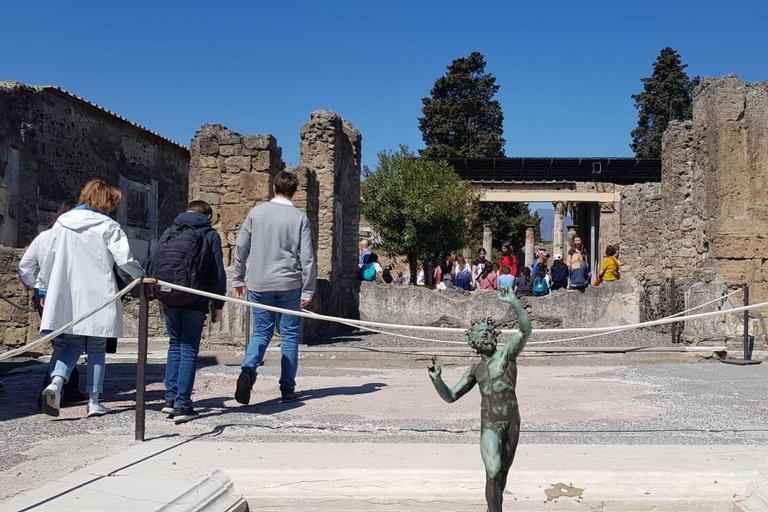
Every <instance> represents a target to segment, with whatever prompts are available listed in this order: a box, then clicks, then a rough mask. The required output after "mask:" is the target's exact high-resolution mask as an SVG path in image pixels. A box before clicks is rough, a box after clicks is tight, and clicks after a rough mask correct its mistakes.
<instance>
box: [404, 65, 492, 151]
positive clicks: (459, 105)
mask: <svg viewBox="0 0 768 512" xmlns="http://www.w3.org/2000/svg"><path fill="white" fill-rule="evenodd" d="M498 91H499V86H498V85H496V78H495V77H494V76H493V75H491V74H490V73H486V72H485V58H484V57H483V54H482V53H480V52H472V53H471V54H470V55H469V56H468V57H463V58H459V59H456V60H454V61H453V62H452V63H451V65H450V66H448V72H447V73H446V74H445V75H444V76H442V77H440V78H438V79H437V81H436V82H435V86H434V87H433V88H432V90H431V91H430V97H427V98H423V99H422V100H421V101H422V102H423V104H424V107H423V108H422V113H423V114H424V117H420V118H419V129H420V130H421V134H422V138H423V139H424V144H425V145H426V148H425V149H422V150H421V151H420V152H419V153H420V154H421V156H423V157H427V158H465V157H466V158H472V157H485V158H500V157H503V156H504V144H505V142H506V141H505V140H504V139H503V138H502V136H501V135H502V133H503V129H502V126H501V125H502V122H503V120H504V116H503V114H502V112H501V104H500V103H499V102H498V101H497V100H494V99H493V97H494V95H495V94H496V93H497V92H498Z"/></svg>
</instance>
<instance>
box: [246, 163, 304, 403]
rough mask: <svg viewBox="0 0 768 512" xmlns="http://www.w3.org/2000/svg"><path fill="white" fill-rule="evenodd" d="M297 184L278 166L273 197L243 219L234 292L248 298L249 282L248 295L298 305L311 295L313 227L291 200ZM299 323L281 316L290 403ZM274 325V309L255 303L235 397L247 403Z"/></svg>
mask: <svg viewBox="0 0 768 512" xmlns="http://www.w3.org/2000/svg"><path fill="white" fill-rule="evenodd" d="M298 186H299V180H298V178H296V176H294V175H293V174H291V173H290V172H286V171H281V172H279V173H278V174H277V176H275V179H274V184H273V186H272V189H273V192H274V198H272V200H271V201H269V202H268V203H264V204H260V205H258V206H256V207H254V208H253V209H252V210H251V211H250V213H249V214H248V217H246V219H245V221H244V222H243V226H242V228H240V234H239V235H238V237H237V245H236V247H235V269H234V274H233V277H232V286H233V287H234V290H233V291H234V295H235V297H237V298H243V297H244V296H245V292H246V287H247V291H248V301H250V302H256V303H258V304H264V305H267V306H275V307H278V308H283V309H290V310H293V311H300V310H301V308H305V307H307V306H308V305H309V303H310V301H311V300H312V296H313V295H314V293H315V279H316V277H317V269H316V266H315V254H314V249H313V248H312V230H311V228H310V225H309V219H308V218H307V216H306V215H305V214H304V213H303V212H302V211H301V210H299V209H298V208H296V207H295V206H293V202H292V201H291V199H292V198H293V195H294V194H295V193H296V189H297V188H298ZM246 262H247V264H248V265H247V269H248V273H247V276H246ZM300 325H301V324H300V318H299V317H298V316H294V315H288V314H283V315H281V316H280V336H281V344H280V352H281V359H280V361H281V374H280V393H281V396H282V401H283V402H285V403H289V402H293V401H295V400H296V371H297V369H298V364H299V328H300ZM274 331H275V314H274V313H273V312H271V311H267V310H264V309H258V308H254V309H253V334H252V336H251V340H250V342H249V344H248V350H247V351H246V354H245V358H244V359H243V363H242V365H241V367H240V368H241V370H242V371H241V372H240V376H239V377H238V379H237V387H236V389H235V400H237V401H238V402H239V403H241V404H243V405H248V402H250V399H251V389H252V388H253V384H254V383H255V382H256V375H257V369H258V367H259V365H260V364H261V363H262V361H263V360H264V354H265V352H266V350H267V346H268V345H269V342H270V341H271V339H272V335H273V334H274Z"/></svg>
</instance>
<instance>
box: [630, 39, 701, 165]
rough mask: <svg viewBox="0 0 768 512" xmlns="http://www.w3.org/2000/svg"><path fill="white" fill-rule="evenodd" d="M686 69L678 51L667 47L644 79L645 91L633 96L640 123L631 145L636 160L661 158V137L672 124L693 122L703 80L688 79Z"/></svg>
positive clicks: (633, 131) (633, 132) (638, 122)
mask: <svg viewBox="0 0 768 512" xmlns="http://www.w3.org/2000/svg"><path fill="white" fill-rule="evenodd" d="M687 67H688V64H683V63H682V60H681V58H680V54H679V53H677V51H675V50H673V49H672V48H670V47H666V48H664V49H663V50H661V53H659V56H658V57H657V58H656V62H654V63H653V74H652V75H651V76H650V77H646V78H643V79H642V82H643V92H641V93H639V94H633V95H632V99H633V100H635V108H637V110H638V120H637V128H635V129H634V130H632V144H630V146H631V147H632V150H633V151H634V152H635V156H636V157H638V158H659V157H661V136H662V134H663V133H664V130H666V129H667V125H669V122H670V121H675V120H678V121H686V120H688V119H691V114H692V112H691V109H692V106H693V90H694V89H695V88H696V86H697V85H699V82H700V80H699V77H698V76H697V77H695V78H694V79H693V80H691V79H689V78H688V74H687V73H686V72H685V68H687Z"/></svg>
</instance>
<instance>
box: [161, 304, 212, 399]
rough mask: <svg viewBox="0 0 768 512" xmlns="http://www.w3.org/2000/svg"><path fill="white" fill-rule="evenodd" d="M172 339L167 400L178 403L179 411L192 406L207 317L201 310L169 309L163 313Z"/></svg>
mask: <svg viewBox="0 0 768 512" xmlns="http://www.w3.org/2000/svg"><path fill="white" fill-rule="evenodd" d="M163 316H164V317H165V326H166V328H167V329H168V336H169V337H170V338H171V340H170V342H169V343H168V362H167V363H166V365H165V399H166V400H171V399H173V400H174V404H173V406H174V407H175V408H177V409H179V408H182V407H192V388H193V387H194V386H195V370H196V369H197V353H198V352H199V351H200V337H201V336H202V334H203V324H204V323H205V316H206V314H205V313H203V312H201V311H188V310H184V309H172V308H167V309H165V311H163Z"/></svg>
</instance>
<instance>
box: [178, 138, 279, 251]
mask: <svg viewBox="0 0 768 512" xmlns="http://www.w3.org/2000/svg"><path fill="white" fill-rule="evenodd" d="M189 149H190V162H189V197H190V198H192V199H200V200H203V201H207V202H208V203H210V204H211V205H212V206H213V208H214V216H215V217H214V225H213V227H214V228H216V229H217V230H218V231H219V234H220V235H221V242H222V248H223V250H224V265H225V266H231V265H233V264H234V260H233V254H232V251H233V248H234V246H235V243H236V241H237V235H238V233H239V232H240V227H241V225H242V223H243V220H245V217H246V216H247V215H248V212H249V211H250V210H251V209H252V208H253V207H254V206H256V205H258V204H261V203H264V202H266V201H269V199H270V195H271V190H272V180H273V179H274V177H275V175H276V174H277V173H278V172H280V171H282V170H283V169H284V168H285V164H284V163H283V161H282V159H281V154H282V150H281V148H280V147H279V146H278V145H277V141H276V140H275V138H274V137H273V136H272V135H240V134H239V133H237V132H233V131H232V130H229V129H227V128H225V127H223V126H221V125H220V124H204V125H203V126H202V128H201V129H200V130H199V131H198V132H197V133H195V137H194V138H193V139H192V142H191V143H190V146H189Z"/></svg>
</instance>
